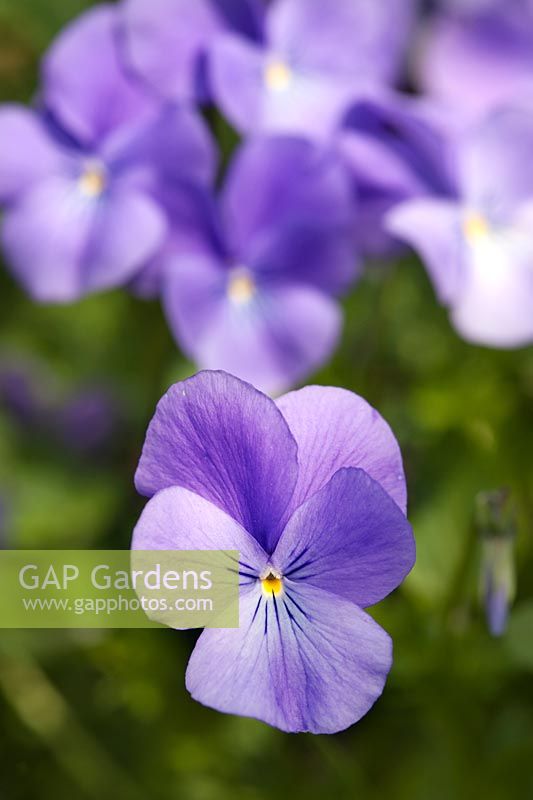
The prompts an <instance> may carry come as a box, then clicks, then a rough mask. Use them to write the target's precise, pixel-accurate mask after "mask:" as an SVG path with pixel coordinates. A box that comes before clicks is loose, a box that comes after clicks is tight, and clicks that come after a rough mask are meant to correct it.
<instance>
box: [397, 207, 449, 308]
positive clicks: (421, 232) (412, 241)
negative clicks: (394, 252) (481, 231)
mask: <svg viewBox="0 0 533 800" xmlns="http://www.w3.org/2000/svg"><path fill="white" fill-rule="evenodd" d="M385 227H386V229H387V230H388V231H389V232H390V233H391V234H393V235H394V236H396V237H397V238H398V239H401V240H402V241H404V242H406V243H407V244H409V245H411V247H413V248H414V249H415V250H416V251H417V252H418V254H419V255H420V257H421V258H422V261H423V262H424V264H425V267H426V269H427V271H428V273H429V276H430V278H431V280H432V281H433V284H434V286H435V290H436V292H437V294H438V296H439V299H440V301H441V302H442V303H445V304H448V303H452V302H453V300H454V298H455V297H456V296H457V293H458V292H459V290H460V285H461V280H462V270H463V258H464V245H463V241H464V237H463V235H462V231H461V210H460V207H459V206H458V205H457V204H456V203H453V202H451V201H447V200H432V199H420V200H408V201H407V202H405V203H401V204H400V205H398V206H396V207H395V208H394V209H393V210H392V211H391V212H390V214H388V215H387V217H386V221H385Z"/></svg>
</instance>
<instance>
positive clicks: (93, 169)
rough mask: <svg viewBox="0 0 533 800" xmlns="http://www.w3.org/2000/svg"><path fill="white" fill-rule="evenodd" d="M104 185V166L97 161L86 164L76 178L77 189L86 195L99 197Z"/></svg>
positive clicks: (105, 178)
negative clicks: (77, 178)
mask: <svg viewBox="0 0 533 800" xmlns="http://www.w3.org/2000/svg"><path fill="white" fill-rule="evenodd" d="M106 185H107V176H106V171H105V168H104V167H103V166H102V164H99V163H98V162H94V163H90V164H88V165H87V167H86V168H85V170H84V172H83V173H82V174H81V175H80V178H79V180H78V186H79V189H80V191H81V193H82V194H83V195H85V196H86V197H99V196H100V195H101V194H102V193H103V191H104V190H105V188H106Z"/></svg>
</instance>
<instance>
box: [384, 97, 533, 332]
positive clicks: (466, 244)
mask: <svg viewBox="0 0 533 800" xmlns="http://www.w3.org/2000/svg"><path fill="white" fill-rule="evenodd" d="M532 152H533V111H532V110H531V109H527V110H526V109H507V110H504V111H501V112H496V113H494V114H492V115H490V116H489V117H487V118H486V119H484V120H483V121H482V122H481V123H480V124H478V125H476V126H474V128H473V129H472V130H470V131H469V132H468V133H467V134H465V135H464V136H463V137H460V140H459V142H458V144H457V170H458V191H459V196H458V198H457V199H455V200H445V199H437V198H434V199H431V198H429V199H419V200H412V201H408V202H406V203H404V204H401V205H400V206H398V207H397V208H396V209H394V210H393V211H392V212H391V214H390V217H389V220H388V229H389V231H390V232H392V233H393V234H395V235H396V236H398V237H399V238H403V239H404V240H405V241H406V242H408V243H410V244H411V245H412V246H413V247H414V248H415V249H416V250H417V251H418V252H419V253H420V254H421V256H422V259H423V260H424V262H425V265H426V267H427V269H428V272H429V275H430V277H431V279H432V281H433V283H434V285H435V288H436V291H437V294H438V296H439V298H440V300H441V302H443V303H444V304H445V305H446V306H448V307H449V308H450V312H451V317H452V321H453V323H454V325H455V327H456V328H457V330H458V331H459V333H460V334H461V335H462V336H463V337H464V338H465V339H467V340H469V341H471V342H475V343H478V344H485V345H489V346H492V347H518V346H521V345H525V344H528V343H530V342H533V233H532V230H533V227H532V226H533V168H532V163H533V161H532V159H531V154H532Z"/></svg>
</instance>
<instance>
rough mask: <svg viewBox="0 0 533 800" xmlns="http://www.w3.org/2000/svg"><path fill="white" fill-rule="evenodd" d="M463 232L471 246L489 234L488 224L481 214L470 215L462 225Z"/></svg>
mask: <svg viewBox="0 0 533 800" xmlns="http://www.w3.org/2000/svg"><path fill="white" fill-rule="evenodd" d="M463 232H464V235H465V237H466V238H467V240H468V241H469V242H470V243H471V244H475V243H476V242H479V240H480V239H484V238H485V237H486V236H488V234H489V224H488V222H487V220H486V219H485V217H483V216H482V215H481V214H475V213H474V214H470V215H469V216H468V217H467V218H466V219H465V221H464V223H463Z"/></svg>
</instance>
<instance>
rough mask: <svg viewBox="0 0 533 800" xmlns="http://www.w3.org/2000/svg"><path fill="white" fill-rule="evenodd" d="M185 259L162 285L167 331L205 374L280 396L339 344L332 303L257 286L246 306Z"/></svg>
mask: <svg viewBox="0 0 533 800" xmlns="http://www.w3.org/2000/svg"><path fill="white" fill-rule="evenodd" d="M198 266H199V262H198V261H195V260H192V259H191V260H187V262H183V263H182V264H180V269H179V270H176V272H175V273H174V274H173V275H172V277H170V278H169V280H168V281H167V284H166V287H165V291H164V296H165V301H164V302H165V309H166V313H167V318H168V320H169V324H170V327H171V328H172V330H173V332H174V335H175V336H176V339H177V341H178V342H180V344H181V345H182V347H183V348H184V349H185V351H186V352H187V353H188V354H189V355H190V356H191V357H192V358H193V359H194V360H195V361H197V363H199V364H200V365H201V366H202V367H203V368H205V369H215V368H218V369H225V370H227V371H228V372H231V373H232V374H235V375H238V376H239V377H240V378H242V379H243V380H247V381H250V383H252V384H253V385H254V386H257V387H259V388H260V389H262V390H263V391H265V392H268V393H269V394H279V393H280V392H282V391H284V390H285V389H287V388H288V387H289V386H291V385H292V384H294V383H296V382H297V381H299V380H301V379H303V378H304V377H305V376H306V375H308V374H309V373H311V372H313V370H315V369H317V368H318V367H319V366H320V365H321V364H323V363H324V362H325V361H326V360H327V359H328V358H329V357H330V356H331V353H332V352H333V350H334V348H335V345H336V343H337V340H338V337H339V334H340V328H341V321H342V315H341V311H340V309H339V307H338V304H337V303H336V302H335V301H334V300H332V299H331V298H330V297H328V296H327V295H325V294H323V293H322V292H319V291H318V290H316V289H314V288H312V287H310V286H303V285H294V286H291V285H287V286H285V285H279V286H275V285H272V286H268V287H267V286H265V287H258V288H256V290H255V294H254V296H253V297H252V298H251V299H250V300H249V301H246V302H245V303H240V302H234V301H232V300H231V298H230V297H228V295H227V291H228V289H227V285H228V284H227V280H228V279H227V278H226V277H225V275H224V273H223V272H222V271H217V272H216V273H213V272H212V271H211V268H203V269H202V270H201V271H200V269H198Z"/></svg>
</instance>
